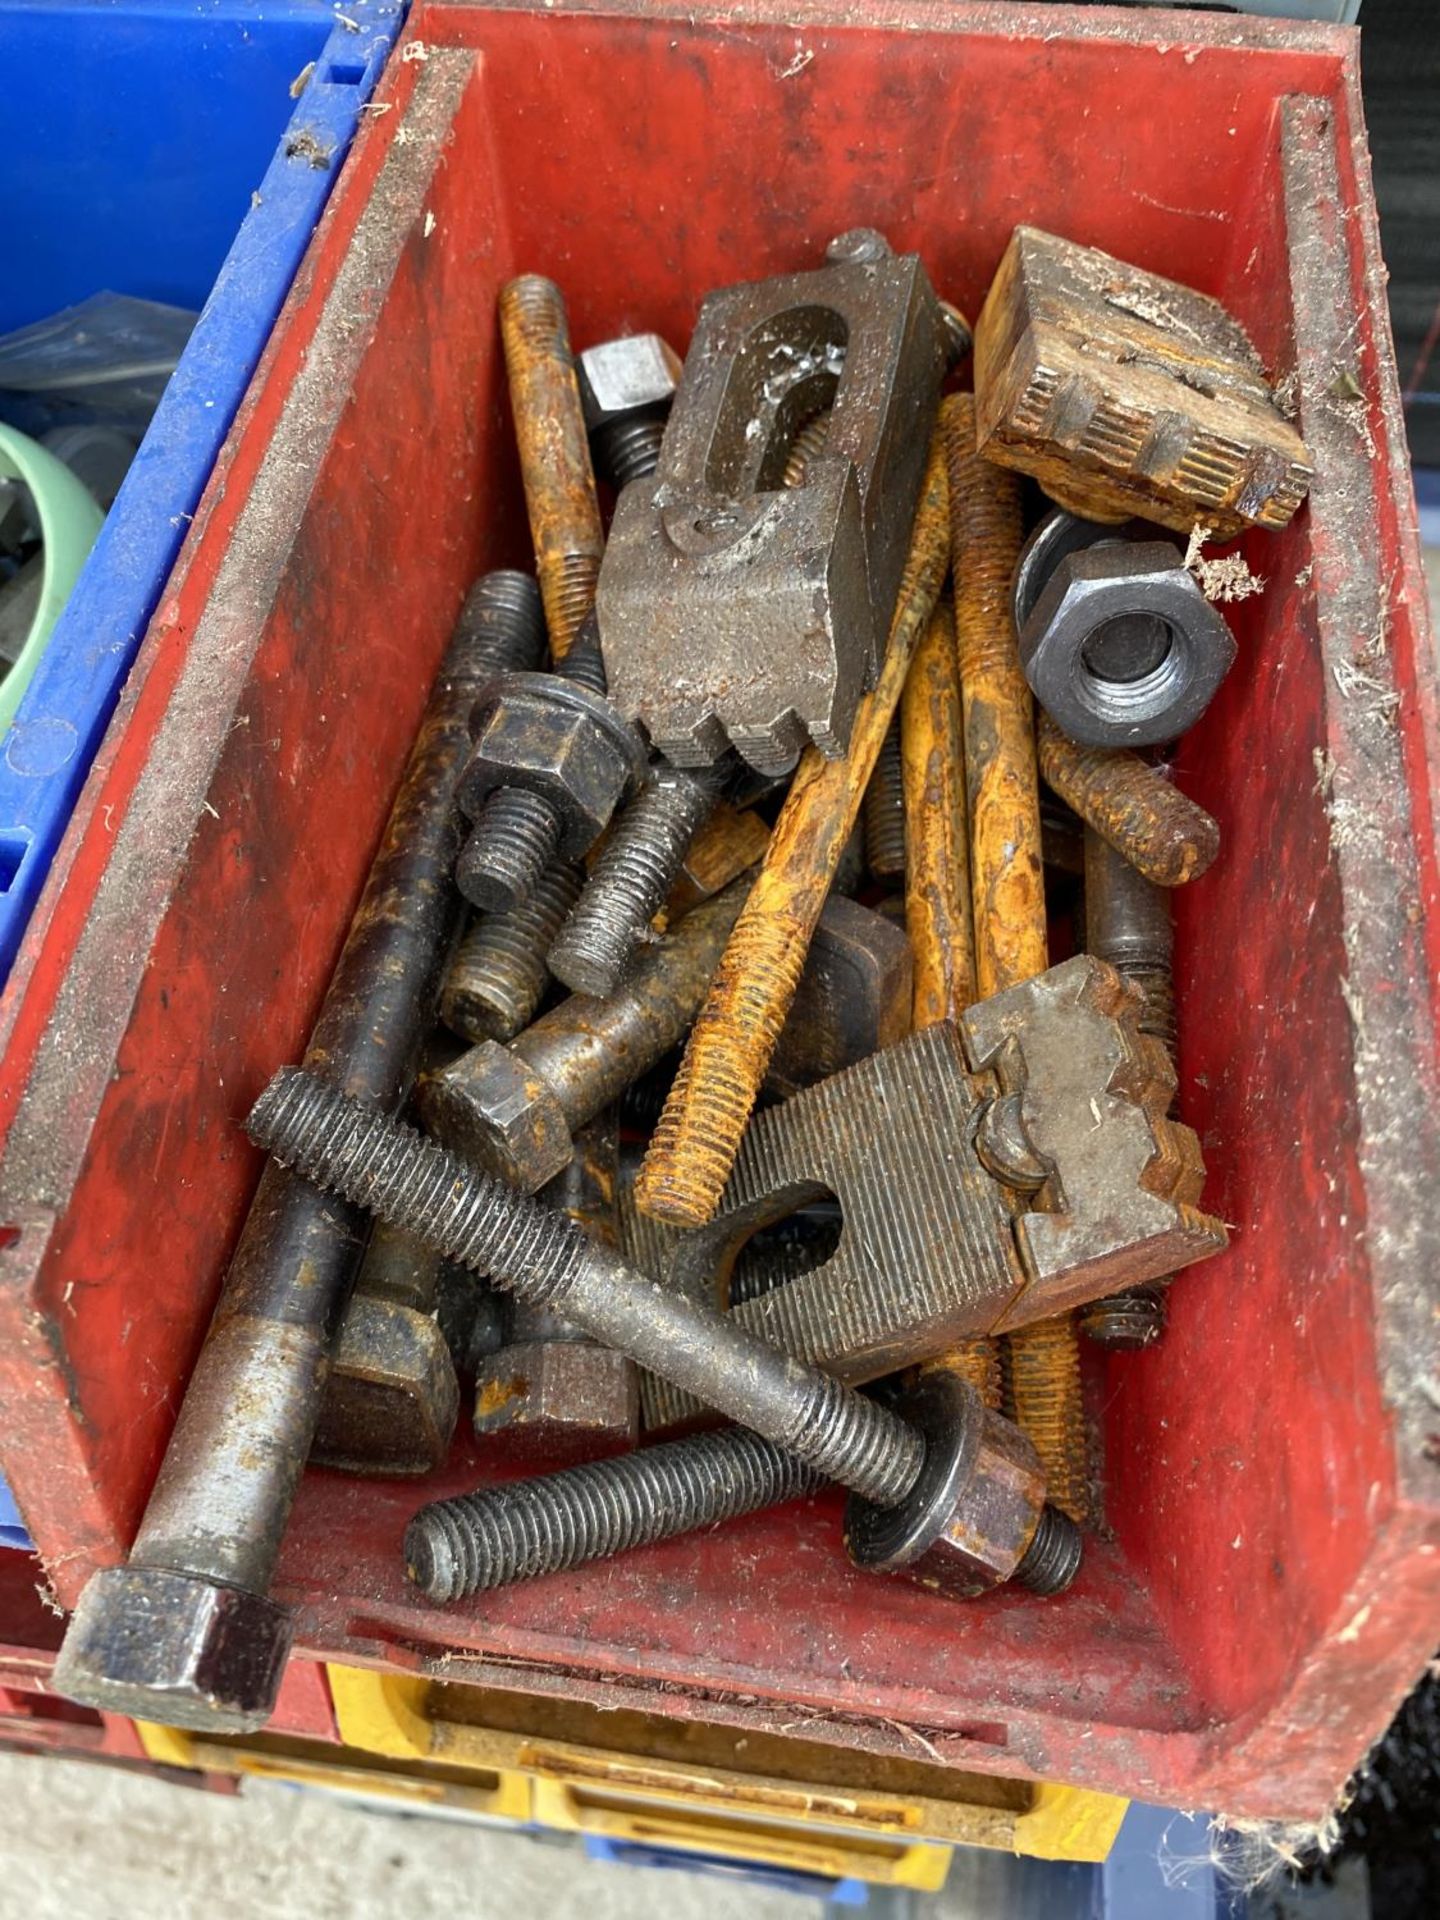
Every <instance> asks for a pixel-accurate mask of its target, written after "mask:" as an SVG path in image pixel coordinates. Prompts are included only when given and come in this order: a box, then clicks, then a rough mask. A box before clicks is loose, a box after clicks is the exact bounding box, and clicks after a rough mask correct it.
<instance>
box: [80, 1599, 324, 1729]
mask: <svg viewBox="0 0 1440 1920" xmlns="http://www.w3.org/2000/svg"><path fill="white" fill-rule="evenodd" d="M290 1637H291V1624H290V1616H289V1614H288V1612H287V1611H286V1609H285V1608H284V1607H282V1606H280V1605H278V1604H277V1602H275V1601H274V1600H270V1599H267V1598H266V1597H265V1596H264V1595H263V1594H258V1593H251V1592H249V1591H248V1590H247V1589H246V1588H244V1587H234V1586H229V1585H226V1584H225V1583H224V1582H221V1581H213V1580H205V1579H202V1578H201V1577H200V1576H199V1575H198V1574H193V1573H176V1572H173V1571H171V1570H170V1569H168V1568H163V1567H105V1568H103V1569H102V1570H101V1571H100V1572H99V1573H97V1574H94V1575H93V1576H92V1577H91V1579H90V1582H89V1584H88V1585H87V1586H86V1588H85V1591H84V1592H83V1593H82V1594H81V1596H80V1600H79V1604H78V1605H77V1606H76V1608H75V1612H74V1614H73V1615H72V1617H71V1620H70V1625H69V1628H68V1629H67V1631H66V1634H65V1644H64V1645H63V1646H62V1648H61V1649H60V1657H59V1659H58V1660H57V1661H56V1663H55V1672H54V1676H53V1680H52V1684H53V1686H54V1688H55V1691H56V1692H57V1693H59V1694H61V1695H62V1696H63V1697H64V1698H65V1699H67V1700H78V1701H79V1702H80V1703H81V1704H82V1705H83V1706H87V1707H98V1708H100V1709H101V1710H102V1711H103V1712H106V1713H125V1714H131V1715H133V1716H135V1717H137V1718H139V1719H142V1720H160V1721H163V1722H164V1724H165V1725H166V1726H171V1727H188V1728H189V1729H191V1730H192V1731H193V1732H195V1733H252V1732H253V1731H254V1730H255V1728H257V1727H261V1726H263V1725H264V1724H265V1722H266V1721H267V1720H268V1719H269V1717H270V1715H271V1713H272V1711H273V1710H274V1706H275V1697H276V1694H277V1693H278V1692H279V1688H280V1676H281V1674H282V1673H283V1672H284V1670H285V1661H286V1658H287V1656H288V1655H289V1652H290Z"/></svg>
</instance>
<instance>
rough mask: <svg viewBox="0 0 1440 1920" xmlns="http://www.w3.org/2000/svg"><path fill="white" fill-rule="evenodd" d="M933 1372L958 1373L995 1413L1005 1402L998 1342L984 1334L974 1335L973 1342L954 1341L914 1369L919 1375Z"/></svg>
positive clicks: (1002, 1367) (1003, 1373)
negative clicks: (943, 1350)
mask: <svg viewBox="0 0 1440 1920" xmlns="http://www.w3.org/2000/svg"><path fill="white" fill-rule="evenodd" d="M932 1371H933V1372H936V1373H949V1374H958V1375H959V1377H960V1378H961V1379H962V1380H963V1381H965V1383H966V1384H967V1386H972V1387H973V1388H974V1389H975V1391H976V1392H977V1393H978V1394H979V1396H980V1398H981V1400H982V1402H983V1403H984V1404H985V1405H986V1406H987V1407H989V1408H991V1410H992V1411H993V1412H995V1413H998V1412H999V1411H1000V1409H1001V1407H1002V1406H1003V1405H1004V1403H1005V1368H1004V1365H1003V1363H1002V1361H1001V1358H1000V1342H999V1341H998V1340H992V1339H990V1338H989V1337H988V1336H987V1335H985V1334H983V1333H977V1334H976V1335H975V1336H974V1337H973V1339H969V1340H957V1341H956V1342H955V1345H954V1346H953V1347H950V1348H948V1349H947V1350H946V1351H945V1352H944V1353H942V1354H940V1355H938V1356H937V1357H936V1358H935V1359H934V1360H922V1361H921V1362H920V1365H919V1366H918V1367H917V1368H916V1372H917V1373H920V1374H925V1373H930V1372H932Z"/></svg>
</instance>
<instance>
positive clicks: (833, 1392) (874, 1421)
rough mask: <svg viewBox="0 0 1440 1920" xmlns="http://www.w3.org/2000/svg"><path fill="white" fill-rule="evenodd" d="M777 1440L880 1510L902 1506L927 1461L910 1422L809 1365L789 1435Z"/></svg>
mask: <svg viewBox="0 0 1440 1920" xmlns="http://www.w3.org/2000/svg"><path fill="white" fill-rule="evenodd" d="M772 1437H773V1438H774V1439H775V1440H777V1441H778V1442H779V1444H780V1445H781V1446H783V1447H787V1448H788V1449H789V1450H790V1452H792V1453H794V1454H796V1455H798V1456H799V1458H800V1459H802V1460H807V1461H809V1463H810V1464H811V1466H813V1467H816V1468H818V1470H819V1471H820V1472H821V1473H823V1474H824V1475H825V1476H826V1478H827V1479H830V1480H838V1481H839V1482H840V1483H841V1485H842V1486H846V1487H853V1488H854V1489H855V1490H856V1491H857V1492H858V1493H860V1494H861V1496H862V1498H864V1499H866V1500H871V1501H873V1502H874V1503H875V1505H876V1506H878V1507H893V1506H898V1505H899V1503H900V1502H901V1501H902V1500H903V1499H904V1498H905V1496H906V1494H907V1493H909V1491H910V1489H911V1488H912V1487H913V1486H914V1484H915V1482H916V1480H917V1479H918V1478H919V1475H920V1469H921V1467H922V1465H923V1464H924V1460H925V1442H924V1440H923V1439H922V1438H921V1436H920V1434H919V1433H918V1432H917V1431H916V1429H915V1428H914V1427H912V1426H910V1425H909V1423H908V1422H907V1421H905V1420H902V1419H900V1418H899V1417H898V1416H897V1415H896V1414H893V1413H891V1412H890V1411H889V1409H888V1408H886V1407H882V1406H880V1405H878V1404H877V1402H875V1401H874V1400H867V1399H866V1398H865V1396H864V1395H863V1394H860V1393H856V1392H855V1391H854V1390H853V1388H850V1387H847V1386H846V1385H845V1384H844V1383H843V1382H842V1381H840V1380H835V1379H832V1378H831V1376H830V1375H829V1374H828V1373H819V1372H817V1371H816V1370H815V1369H814V1368H808V1367H807V1368H805V1369H804V1370H803V1371H802V1372H801V1374H800V1377H799V1380H798V1381H797V1382H796V1384H795V1388H794V1398H793V1401H792V1404H791V1408H790V1412H789V1417H788V1419H787V1421H786V1426H785V1431H784V1432H783V1433H777V1434H775V1435H773V1436H772Z"/></svg>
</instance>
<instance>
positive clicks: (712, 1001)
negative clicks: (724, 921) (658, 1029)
mask: <svg viewBox="0 0 1440 1920" xmlns="http://www.w3.org/2000/svg"><path fill="white" fill-rule="evenodd" d="M808 945H809V941H808V935H807V930H805V929H797V928H796V927H794V926H793V925H792V924H791V922H790V919H789V917H788V916H786V915H784V914H780V913H775V914H771V913H768V912H765V913H751V912H750V911H749V909H748V907H747V909H746V910H745V911H744V912H743V913H742V914H741V916H740V918H739V920H738V921H737V922H736V923H735V930H734V932H733V933H732V934H731V936H730V944H729V945H728V946H727V947H726V949H725V953H724V956H723V957H722V959H721V962H720V967H719V970H718V971H717V973H716V975H715V979H714V981H713V982H712V984H711V990H710V995H709V997H708V998H707V1000H706V1002H705V1005H704V1006H703V1007H702V1008H701V1010H700V1014H699V1018H698V1019H697V1020H696V1022H695V1025H694V1027H693V1028H692V1029H691V1032H690V1043H689V1045H688V1046H687V1048H686V1050H685V1057H684V1059H683V1060H682V1062H681V1064H680V1071H679V1072H678V1073H677V1074H676V1076H675V1079H674V1081H673V1083H672V1085H671V1088H670V1096H669V1098H668V1099H667V1100H666V1102H665V1109H664V1112H663V1113H662V1114H661V1115H660V1119H659V1122H658V1124H657V1125H656V1128H655V1132H654V1135H653V1137H652V1139H651V1141H650V1147H649V1150H648V1151H647V1153H646V1155H645V1160H644V1163H643V1164H642V1166H641V1168H640V1172H639V1174H638V1175H637V1176H636V1180H635V1202H636V1205H637V1206H638V1207H639V1208H640V1211H641V1212H642V1213H647V1214H649V1215H650V1217H651V1218H652V1219H654V1220H667V1221H669V1222H670V1223H671V1224H672V1225H674V1226H684V1227H699V1226H703V1225H704V1224H705V1222H706V1221H707V1220H709V1219H710V1217H711V1215H712V1214H713V1213H714V1211H715V1209H716V1207H717V1206H718V1205H719V1201H720V1195H721V1194H722V1193H723V1192H724V1190H725V1182H726V1181H727V1180H728V1179H729V1177H730V1169H731V1167H732V1166H733V1165H734V1164H735V1155H736V1154H737V1153H738V1152H739V1150H740V1140H741V1136H742V1135H743V1134H744V1132H745V1128H746V1126H747V1125H748V1123H749V1120H750V1115H751V1112H752V1110H753V1109H754V1106H755V1101H756V1099H757V1097H758V1095H759V1092H760V1086H761V1083H762V1082H763V1080H764V1078H765V1074H766V1071H767V1069H768V1068H769V1065H770V1060H771V1057H772V1056H773V1054H774V1052H775V1047H776V1043H777V1042H778V1041H779V1038H780V1030H781V1028H782V1027H783V1026H784V1024H785V1018H786V1015H787V1014H788V1013H789V1011H790V1006H791V1003H792V1001H793V1000H794V998H795V990H796V988H797V987H798V986H799V984H800V976H801V974H802V973H803V972H804V971H805V960H806V955H807V949H808Z"/></svg>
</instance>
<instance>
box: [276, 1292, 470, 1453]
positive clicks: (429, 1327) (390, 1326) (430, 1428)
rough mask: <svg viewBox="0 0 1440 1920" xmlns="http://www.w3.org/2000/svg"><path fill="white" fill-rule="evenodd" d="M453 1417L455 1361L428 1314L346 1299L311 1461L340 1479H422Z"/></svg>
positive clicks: (442, 1449) (446, 1442) (445, 1444)
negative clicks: (358, 1475)
mask: <svg viewBox="0 0 1440 1920" xmlns="http://www.w3.org/2000/svg"><path fill="white" fill-rule="evenodd" d="M459 1411H460V1385H459V1382H458V1381H457V1380H456V1378H455V1363H454V1361H453V1360H452V1359H451V1358H450V1349H449V1348H448V1347H447V1346H446V1344H445V1338H444V1335H443V1334H442V1333H441V1331H440V1328H439V1326H438V1325H437V1324H436V1321H435V1318H434V1315H433V1314H428V1313H421V1312H419V1311H418V1310H417V1309H416V1308H414V1307H407V1306H402V1305H401V1303H400V1302H399V1301H398V1300H383V1299H376V1298H375V1297H373V1296H371V1295H369V1294H362V1293H355V1294H352V1295H351V1299H350V1305H349V1306H348V1308H347V1309H346V1312H345V1318H344V1320H343V1321H342V1322H341V1325H340V1335H339V1338H338V1340H337V1341H336V1345H335V1351H334V1354H333V1355H332V1356H331V1360H330V1377H329V1379H328V1380H327V1381H326V1383H325V1398H324V1401H323V1402H322V1405H321V1409H320V1424H319V1427H318V1428H317V1430H316V1434H315V1440H314V1443H313V1445H312V1446H311V1449H310V1458H311V1460H312V1462H313V1463H314V1464H315V1465H316V1466H321V1467H335V1468H338V1469H340V1470H341V1471H342V1472H348V1473H385V1474H397V1475H398V1474H406V1475H408V1474H421V1473H430V1472H431V1471H432V1470H433V1469H434V1468H436V1467H438V1466H439V1465H440V1463H441V1461H442V1460H444V1458H445V1455H446V1454H447V1453H448V1452H449V1450H450V1441H451V1438H452V1436H453V1435H454V1432H455V1421H456V1417H457V1415H458V1414H459Z"/></svg>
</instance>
